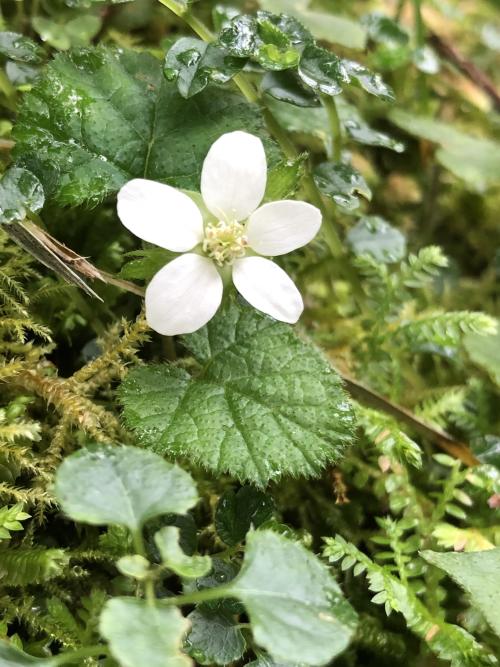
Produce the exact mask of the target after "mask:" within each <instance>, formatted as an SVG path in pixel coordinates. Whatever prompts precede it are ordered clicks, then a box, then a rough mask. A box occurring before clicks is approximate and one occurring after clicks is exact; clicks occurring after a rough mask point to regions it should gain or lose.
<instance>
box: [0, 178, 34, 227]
mask: <svg viewBox="0 0 500 667" xmlns="http://www.w3.org/2000/svg"><path fill="white" fill-rule="evenodd" d="M43 203H44V194H43V188H42V186H41V184H40V181H39V180H38V178H37V177H36V176H34V175H33V174H32V173H31V172H29V171H28V170H27V169H20V168H19V167H11V168H10V169H8V170H7V172H6V173H5V174H4V176H3V177H2V180H1V181H0V224H1V223H5V222H7V223H8V222H16V221H21V220H24V219H25V218H26V216H27V215H28V213H29V212H32V213H35V212H36V211H39V210H40V209H41V208H42V206H43Z"/></svg>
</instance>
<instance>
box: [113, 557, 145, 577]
mask: <svg viewBox="0 0 500 667" xmlns="http://www.w3.org/2000/svg"><path fill="white" fill-rule="evenodd" d="M116 567H117V569H118V571H119V572H121V573H122V574H124V575H125V576H127V577H133V578H134V579H137V580H139V581H143V580H144V579H146V578H147V577H148V575H149V567H150V563H149V561H148V559H147V558H144V556H141V555H140V554H132V555H128V556H122V557H121V558H120V559H118V561H117V563H116Z"/></svg>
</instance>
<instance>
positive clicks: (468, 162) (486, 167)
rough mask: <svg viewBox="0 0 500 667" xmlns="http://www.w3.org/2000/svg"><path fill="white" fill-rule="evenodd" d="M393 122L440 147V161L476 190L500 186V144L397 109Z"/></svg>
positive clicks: (392, 112) (438, 155)
mask: <svg viewBox="0 0 500 667" xmlns="http://www.w3.org/2000/svg"><path fill="white" fill-rule="evenodd" d="M389 118H390V120H391V121H392V122H393V123H394V124H395V125H397V126H398V127H400V128H401V129H403V130H405V131H406V132H408V133H409V134H412V135H414V136H416V137H420V138H422V139H427V140H428V141H432V142H434V143H436V144H438V145H439V149H438V150H437V152H436V158H437V159H438V161H439V162H440V163H441V164H442V165H443V167H445V168H446V169H449V170H450V171H451V172H452V173H453V174H454V175H455V176H457V177H458V178H461V179H463V180H464V181H465V182H466V183H467V184H468V185H469V186H470V187H472V188H473V189H475V190H477V191H479V192H483V191H484V190H486V189H487V188H488V187H490V186H493V185H495V184H498V183H500V144H499V143H498V142H496V141H493V140H491V139H483V138H480V137H473V136H471V135H468V134H465V133H464V132H461V131H460V130H458V129H456V128H455V127H453V125H450V124H448V123H444V122H443V121H440V120H435V119H434V118H430V117H429V116H415V115H414V114H412V113H408V112H406V111H403V110H402V109H393V110H392V111H391V112H390V113H389Z"/></svg>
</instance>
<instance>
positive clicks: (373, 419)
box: [354, 403, 422, 468]
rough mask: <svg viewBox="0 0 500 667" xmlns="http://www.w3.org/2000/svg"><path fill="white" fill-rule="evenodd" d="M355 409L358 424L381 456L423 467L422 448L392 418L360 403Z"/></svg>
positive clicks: (356, 404) (355, 405)
mask: <svg viewBox="0 0 500 667" xmlns="http://www.w3.org/2000/svg"><path fill="white" fill-rule="evenodd" d="M354 409H355V412H356V416H357V418H358V424H359V425H360V426H361V428H362V429H363V431H364V433H365V435H366V437H367V438H368V440H369V441H370V442H371V443H372V444H373V445H374V446H375V447H376V448H377V449H378V450H379V451H380V453H381V454H383V455H384V456H388V457H389V458H391V459H395V460H397V461H399V462H400V463H408V464H409V465H412V466H414V467H416V468H419V467H420V466H421V465H422V453H421V450H420V447H419V446H418V445H417V443H416V442H415V441H414V440H412V439H411V438H410V437H409V436H408V435H406V433H404V432H403V431H402V430H401V429H400V428H399V426H398V424H397V422H396V421H395V420H394V419H392V417H389V415H386V414H384V413H382V412H378V411H377V410H372V409H371V408H367V407H365V406H362V405H360V404H359V403H355V404H354Z"/></svg>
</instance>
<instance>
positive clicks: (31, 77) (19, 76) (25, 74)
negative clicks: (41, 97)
mask: <svg viewBox="0 0 500 667" xmlns="http://www.w3.org/2000/svg"><path fill="white" fill-rule="evenodd" d="M40 71H41V70H40V67H33V66H32V65H28V64H27V63H16V62H14V61H13V60H8V61H7V62H6V63H5V73H6V74H7V76H8V77H9V81H10V82H11V83H12V84H14V86H18V87H19V86H25V85H26V84H32V83H34V82H35V81H36V79H37V77H38V76H39V75H40Z"/></svg>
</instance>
